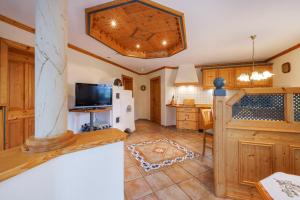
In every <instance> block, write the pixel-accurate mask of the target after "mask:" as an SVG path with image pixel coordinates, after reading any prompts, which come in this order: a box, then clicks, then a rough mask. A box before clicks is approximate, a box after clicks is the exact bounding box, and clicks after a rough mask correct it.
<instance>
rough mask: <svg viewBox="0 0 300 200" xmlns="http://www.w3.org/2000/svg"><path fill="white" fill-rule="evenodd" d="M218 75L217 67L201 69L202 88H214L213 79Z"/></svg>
mask: <svg viewBox="0 0 300 200" xmlns="http://www.w3.org/2000/svg"><path fill="white" fill-rule="evenodd" d="M217 76H218V70H217V69H205V70H203V71H202V77H203V80H202V84H203V88H205V89H209V88H214V80H215V78H217Z"/></svg>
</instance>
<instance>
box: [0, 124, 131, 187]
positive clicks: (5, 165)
mask: <svg viewBox="0 0 300 200" xmlns="http://www.w3.org/2000/svg"><path fill="white" fill-rule="evenodd" d="M126 137H127V134H126V133H124V132H122V131H120V130H118V129H113V128H111V129H106V130H101V131H93V132H89V133H82V134H77V135H75V142H74V143H72V144H71V145H69V146H67V147H65V148H62V149H58V150H55V151H50V152H45V153H26V152H23V151H22V149H21V147H16V148H13V149H9V150H6V151H2V152H0V182H1V181H4V180H6V179H8V178H10V177H13V176H16V175H18V174H20V173H22V172H25V171H27V170H29V169H31V168H33V167H35V166H38V165H40V164H42V163H44V162H47V161H49V160H51V159H53V158H56V157H58V156H61V155H64V154H68V153H72V152H76V151H81V150H85V149H90V148H93V147H98V146H101V145H105V144H110V143H115V142H119V141H124V140H125V139H126Z"/></svg>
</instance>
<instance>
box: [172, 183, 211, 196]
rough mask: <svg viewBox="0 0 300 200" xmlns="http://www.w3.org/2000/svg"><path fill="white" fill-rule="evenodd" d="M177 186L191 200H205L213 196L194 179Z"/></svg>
mask: <svg viewBox="0 0 300 200" xmlns="http://www.w3.org/2000/svg"><path fill="white" fill-rule="evenodd" d="M178 185H179V187H180V188H181V189H182V190H183V191H184V192H185V193H186V194H187V195H188V196H189V197H190V198H192V199H193V200H200V199H205V200H206V199H211V198H212V197H213V195H212V194H211V193H210V192H209V191H208V190H207V189H206V188H205V187H204V186H203V185H202V184H201V183H200V182H199V181H198V180H197V179H196V178H191V179H189V180H186V181H183V182H181V183H179V184H178Z"/></svg>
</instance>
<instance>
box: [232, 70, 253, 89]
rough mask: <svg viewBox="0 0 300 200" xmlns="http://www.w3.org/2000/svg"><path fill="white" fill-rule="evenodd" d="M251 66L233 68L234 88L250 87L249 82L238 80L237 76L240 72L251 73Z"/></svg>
mask: <svg viewBox="0 0 300 200" xmlns="http://www.w3.org/2000/svg"><path fill="white" fill-rule="evenodd" d="M251 73H252V67H239V68H236V69H235V88H249V87H251V82H250V81H249V82H245V81H239V80H238V79H237V78H238V77H239V76H240V75H241V74H251Z"/></svg>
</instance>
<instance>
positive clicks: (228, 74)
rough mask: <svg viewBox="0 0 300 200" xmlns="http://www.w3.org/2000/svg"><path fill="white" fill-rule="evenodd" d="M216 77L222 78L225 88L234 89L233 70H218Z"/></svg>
mask: <svg viewBox="0 0 300 200" xmlns="http://www.w3.org/2000/svg"><path fill="white" fill-rule="evenodd" d="M218 77H222V78H224V80H225V88H227V89H233V88H234V87H235V74H234V68H224V69H219V72H218Z"/></svg>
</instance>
